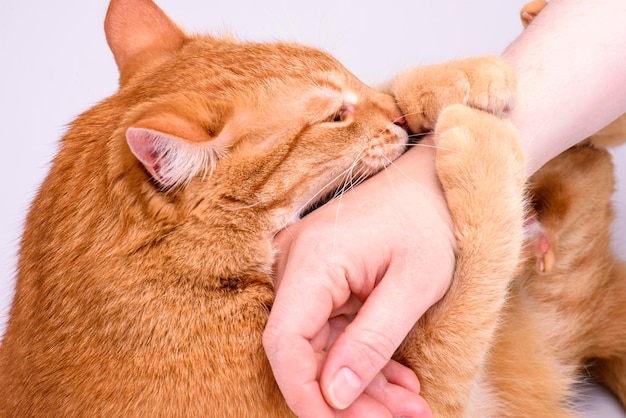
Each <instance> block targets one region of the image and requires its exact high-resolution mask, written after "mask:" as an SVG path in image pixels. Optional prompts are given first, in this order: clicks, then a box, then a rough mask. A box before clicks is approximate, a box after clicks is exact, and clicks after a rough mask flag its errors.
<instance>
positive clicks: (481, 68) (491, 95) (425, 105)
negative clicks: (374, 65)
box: [388, 56, 517, 133]
mask: <svg viewBox="0 0 626 418" xmlns="http://www.w3.org/2000/svg"><path fill="white" fill-rule="evenodd" d="M516 84H517V83H516V80H515V76H514V74H513V70H512V69H511V68H510V67H509V66H508V65H507V64H506V63H505V62H504V61H503V60H502V59H501V58H498V57H495V56H485V57H479V58H469V59H464V60H458V61H451V62H447V63H443V64H437V65H430V66H425V67H417V68H414V69H412V70H409V71H407V72H405V73H403V74H400V75H399V76H398V77H396V78H395V79H394V80H393V81H392V82H391V83H390V84H389V86H388V90H389V91H390V92H391V93H392V94H393V95H394V97H395V98H396V101H397V102H398V106H399V107H400V110H401V111H402V112H403V113H404V115H405V118H406V120H407V123H408V125H409V128H410V129H411V131H412V132H414V133H418V132H425V131H430V130H432V129H433V128H434V126H435V124H436V123H437V119H438V118H439V114H440V113H441V111H442V110H443V109H444V108H446V107H447V106H449V105H452V104H457V103H458V104H464V105H467V106H470V107H473V108H476V109H480V110H484V111H486V112H489V113H493V114H495V115H497V116H502V115H504V114H505V113H506V112H507V111H508V110H509V108H510V106H511V103H512V100H513V98H514V95H515V90H516Z"/></svg>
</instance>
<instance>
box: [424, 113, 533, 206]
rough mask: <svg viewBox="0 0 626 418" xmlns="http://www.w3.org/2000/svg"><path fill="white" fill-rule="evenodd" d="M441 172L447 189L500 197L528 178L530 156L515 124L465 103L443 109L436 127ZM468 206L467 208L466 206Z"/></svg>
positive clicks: (521, 184) (491, 198) (441, 178)
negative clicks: (527, 162)
mask: <svg viewBox="0 0 626 418" xmlns="http://www.w3.org/2000/svg"><path fill="white" fill-rule="evenodd" d="M435 141H436V145H437V173H438V175H439V178H440V180H441V183H442V185H443V187H444V190H446V191H451V190H461V191H462V193H464V194H467V193H468V191H471V194H473V195H474V198H480V196H479V195H478V194H479V192H482V193H483V194H484V198H485V200H493V199H495V200H498V199H501V198H503V196H506V195H510V194H511V192H512V191H514V190H517V191H518V192H519V194H520V195H521V190H522V189H523V188H524V184H525V181H526V158H525V156H524V153H523V151H522V149H521V147H520V145H519V143H518V140H517V134H516V131H515V128H514V127H513V125H512V124H511V123H510V122H509V121H508V120H505V119H501V118H499V117H497V116H494V115H492V114H489V113H487V112H484V111H480V110H477V109H472V108H470V107H468V106H464V105H459V104H457V105H452V106H449V107H447V108H446V109H445V110H444V111H442V113H441V116H440V118H439V121H438V122H437V126H436V129H435ZM463 209H465V208H463Z"/></svg>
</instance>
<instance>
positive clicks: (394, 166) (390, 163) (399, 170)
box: [379, 144, 443, 200]
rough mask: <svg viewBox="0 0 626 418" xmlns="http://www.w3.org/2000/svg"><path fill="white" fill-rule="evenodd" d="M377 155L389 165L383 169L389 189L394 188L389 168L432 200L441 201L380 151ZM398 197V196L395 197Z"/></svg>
mask: <svg viewBox="0 0 626 418" xmlns="http://www.w3.org/2000/svg"><path fill="white" fill-rule="evenodd" d="M415 145H419V144H415ZM379 153H380V154H381V155H382V156H383V158H387V159H388V160H389V164H388V165H386V166H385V167H384V170H385V173H386V175H387V178H388V179H389V183H390V184H391V187H392V188H394V185H393V179H392V178H391V176H390V173H389V168H390V167H393V168H394V169H395V170H397V171H398V173H400V174H402V176H404V177H405V178H406V179H407V180H409V181H410V182H411V183H413V184H414V185H416V186H417V187H419V188H421V189H423V190H424V191H426V192H427V193H428V194H430V195H432V196H433V197H434V198H436V199H439V200H443V199H442V198H441V197H440V196H439V195H437V194H435V193H433V192H432V191H431V190H429V189H428V188H426V187H425V186H424V185H422V184H421V183H419V182H418V181H417V180H415V179H414V178H413V177H411V176H410V175H408V174H407V173H406V172H405V171H404V170H403V169H401V168H400V167H399V166H398V164H396V162H395V161H392V160H390V159H389V157H387V155H385V154H384V153H383V152H382V151H379ZM396 197H398V196H396Z"/></svg>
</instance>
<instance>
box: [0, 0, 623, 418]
mask: <svg viewBox="0 0 626 418" xmlns="http://www.w3.org/2000/svg"><path fill="white" fill-rule="evenodd" d="M106 29H107V40H108V42H109V44H110V46H111V49H112V51H113V53H114V56H115V59H116V62H117V64H118V67H119V69H120V74H121V76H120V82H121V88H120V90H119V92H118V93H116V94H115V95H113V96H112V97H110V98H108V99H106V100H105V101H103V102H102V103H101V104H99V105H97V106H96V107H94V108H93V109H91V110H89V111H87V112H86V113H84V114H83V115H82V116H80V117H79V118H78V119H77V120H76V121H75V122H74V123H73V124H72V127H71V129H70V130H69V132H68V134H67V135H66V136H65V137H64V139H63V141H62V144H61V150H60V152H59V154H58V155H57V157H56V158H55V161H54V164H53V166H52V169H51V171H50V174H49V176H48V177H47V179H46V180H45V182H44V184H43V185H42V188H41V190H40V192H39V194H38V196H37V198H36V199H35V201H34V203H33V206H32V208H31V211H30V214H29V216H28V219H27V225H26V229H25V233H24V237H23V240H22V248H21V251H20V261H19V266H18V269H19V273H18V282H17V289H16V295H15V300H14V303H13V306H12V309H11V316H10V319H9V323H8V328H7V332H6V334H5V336H4V339H3V342H2V346H1V347H0V387H2V388H3V390H2V391H0V416H212V417H223V416H250V417H252V416H260V417H267V416H276V417H280V416H290V415H291V413H290V411H289V410H288V408H287V406H286V404H285V402H284V400H283V399H282V396H281V394H280V392H279V391H278V388H277V386H276V384H275V382H274V379H273V377H272V373H271V370H270V368H269V364H268V362H267V360H266V358H265V354H264V352H263V349H262V345H261V334H262V331H263V327H264V325H265V321H266V319H267V315H268V311H269V308H270V306H271V303H272V299H273V290H272V283H271V268H272V263H273V259H274V253H273V251H274V250H273V247H272V238H273V235H274V234H275V233H276V232H277V231H278V230H279V229H280V228H282V227H284V226H285V225H286V224H288V223H289V222H292V221H294V220H295V219H297V218H298V216H300V214H301V213H303V211H304V210H305V209H306V208H307V207H308V206H309V205H310V204H312V203H314V202H315V201H317V200H319V198H320V196H321V195H322V194H324V193H326V192H328V191H330V190H331V189H332V188H334V187H336V186H338V185H339V184H340V183H341V181H343V180H344V179H345V178H348V177H349V176H354V177H358V176H359V174H360V173H361V172H363V173H366V174H368V173H369V174H371V173H373V172H375V171H377V170H380V169H381V168H383V167H384V165H385V164H388V163H389V161H390V160H392V159H393V158H395V157H397V156H398V155H399V154H400V153H401V152H402V150H403V149H404V145H405V143H406V142H407V135H406V132H405V131H404V130H403V129H402V128H401V127H399V126H397V125H398V123H399V122H400V121H402V119H401V113H400V112H399V110H398V109H397V108H396V105H395V102H394V99H393V98H392V97H391V96H388V95H385V94H382V93H378V92H376V91H374V90H372V89H369V88H367V87H366V86H364V85H362V84H361V83H360V82H358V80H356V79H355V78H354V77H353V76H352V75H350V74H349V73H348V72H347V71H346V70H345V69H344V68H343V67H342V66H341V65H340V64H338V63H337V62H336V61H335V60H334V59H332V58H331V57H329V56H328V55H326V54H324V53H322V52H320V51H317V50H314V49H310V48H305V47H301V46H298V45H291V44H277V45H276V44H249V43H241V42H237V41H234V40H231V39H216V38H211V37H188V36H186V35H184V34H183V33H182V32H181V31H180V30H179V29H178V28H177V27H176V26H175V25H174V24H172V23H171V22H170V21H169V19H167V18H166V17H165V15H163V14H162V12H161V11H160V10H159V9H158V8H156V6H154V4H152V3H151V2H150V1H147V0H118V1H113V2H112V4H111V6H110V8H109V13H108V15H107V22H106ZM476 68H479V69H480V71H476ZM469 69H472V71H467V70H469ZM411 74H412V76H409V77H405V78H399V79H398V80H397V82H396V85H395V87H394V94H395V95H396V96H397V100H398V102H399V103H400V104H401V105H403V106H404V107H405V108H404V109H403V110H404V111H405V112H406V113H407V117H408V119H409V124H412V125H413V127H414V129H417V128H416V127H417V125H422V126H427V125H428V124H431V125H434V121H435V120H436V119H437V118H438V115H439V111H440V110H441V109H442V108H443V107H445V106H446V105H448V104H451V103H454V102H457V101H458V102H461V101H464V102H466V103H467V104H469V105H473V106H475V107H479V108H484V109H487V110H490V111H492V112H495V113H500V112H502V111H503V110H505V109H506V107H507V106H508V104H509V101H510V100H511V97H512V91H513V87H514V82H513V81H512V79H511V78H510V74H508V73H507V71H506V69H504V68H503V67H502V66H501V64H499V63H498V62H497V61H493V60H490V59H482V60H473V61H472V60H470V61H467V62H463V63H456V64H450V65H447V66H444V67H438V68H435V69H430V70H428V69H426V70H423V71H421V72H419V71H418V72H413V73H411ZM459 75H460V76H461V77H462V78H464V81H465V82H466V83H465V84H464V85H465V87H466V88H467V91H465V90H463V91H458V89H457V87H456V84H454V83H450V81H449V79H450V78H451V77H452V78H453V77H458V76H459ZM494 80H496V82H494ZM420 82H421V83H422V84H423V85H425V86H427V89H426V90H428V91H429V92H430V93H433V92H434V93H435V97H438V98H439V99H442V98H443V99H442V100H438V101H436V102H434V103H433V102H431V101H429V100H428V98H427V97H426V96H421V97H420V96H419V94H418V95H416V94H415V92H416V91H415V89H416V88H417V89H422V87H420V86H421V85H420ZM486 86H489V93H486V89H485V87H486ZM446 92H449V93H450V92H451V96H450V97H448V96H446V94H444V93H446ZM438 93H441V94H438ZM455 95H458V96H459V97H460V99H459V98H458V97H456V96H455ZM407 106H408V107H407ZM411 106H412V109H413V110H411ZM419 108H422V109H424V110H427V111H428V112H427V113H428V114H427V117H426V118H425V120H424V119H420V120H419V121H417V120H416V119H415V117H416V115H415V114H413V115H409V113H411V112H415V111H417V110H415V109H419ZM460 127H461V128H460ZM436 131H437V136H438V137H439V138H440V143H439V145H440V147H441V150H440V151H439V152H438V155H437V166H438V171H439V175H440V178H441V180H442V184H443V185H444V188H445V191H446V197H447V199H448V202H449V205H450V209H451V212H452V215H453V219H454V221H455V224H456V225H457V229H458V231H457V232H458V238H459V259H458V260H459V261H458V263H459V264H458V268H457V273H456V276H455V281H454V285H453V287H452V289H451V291H450V292H449V293H448V295H447V296H446V297H445V298H444V300H443V301H442V302H440V303H439V304H437V305H436V306H435V307H434V308H433V309H431V311H430V312H429V314H428V315H427V316H426V317H425V319H424V320H423V321H422V322H421V323H420V324H419V325H418V327H417V328H416V329H415V330H414V333H413V334H412V335H411V336H410V337H409V338H408V339H407V341H406V342H405V344H404V345H403V347H402V349H401V351H400V352H399V356H400V357H401V358H402V359H403V360H404V361H406V362H407V363H408V364H410V365H411V366H412V367H414V368H415V369H416V371H417V372H418V373H419V374H420V378H421V380H422V384H423V389H424V396H426V397H427V400H428V401H429V402H430V403H431V405H432V406H434V409H435V411H436V412H438V413H439V414H440V415H443V416H459V415H461V414H463V412H466V413H468V411H470V412H469V413H471V411H472V410H471V409H469V410H468V409H467V408H468V402H469V401H470V399H482V398H484V396H483V395H484V394H482V393H480V391H478V392H477V388H478V386H477V385H476V382H477V377H478V376H483V377H486V376H488V374H487V373H486V370H494V371H497V370H498V369H497V367H496V366H491V363H490V362H494V361H495V362H498V360H497V359H498V357H497V351H493V352H491V355H490V354H489V353H490V351H489V348H490V347H491V346H492V345H493V341H494V336H499V337H498V338H499V340H498V341H505V340H506V338H504V337H503V335H502V334H503V333H504V334H506V335H509V334H508V333H506V328H503V327H502V324H503V323H505V322H502V318H503V317H502V316H501V315H500V313H501V310H502V309H503V307H504V306H505V299H506V294H507V289H508V288H509V286H510V284H511V283H512V278H513V277H514V274H515V273H516V272H517V271H519V267H518V258H519V255H520V253H521V252H522V250H523V241H524V231H523V219H524V169H525V167H524V163H523V157H522V156H521V153H520V152H519V150H518V149H517V145H516V140H515V134H514V131H513V130H512V129H511V127H510V126H509V125H508V124H507V123H506V122H504V121H502V120H500V119H498V118H497V117H495V116H492V115H488V114H486V113H483V112H480V111H478V110H473V109H469V108H466V107H464V106H460V105H458V106H454V107H451V108H450V109H448V110H446V111H444V113H443V114H442V116H441V118H439V120H438V122H437V125H436ZM607 164H608V163H607ZM607 164H605V166H607ZM608 172H610V169H609V171H608ZM608 172H607V173H608ZM343 173H347V174H346V175H345V176H344V175H343ZM607 176H608V174H607ZM603 196H604V195H603ZM607 198H608V197H607ZM550 199H551V198H550V197H548V200H550ZM606 204H607V202H601V203H597V205H604V206H602V207H605V205H606ZM594 207H598V206H594ZM555 216H557V218H556V219H557V220H558V219H561V218H559V216H560V215H558V214H557V215H555ZM539 219H540V222H541V223H542V224H543V225H544V226H545V228H546V230H547V231H548V232H550V231H555V232H554V233H555V234H556V233H557V232H556V231H560V229H559V225H560V224H557V225H556V226H555V225H551V224H550V223H549V222H548V220H547V219H542V218H541V212H540V213H539ZM601 226H603V227H605V228H606V223H604V224H602V225H601ZM559 236H560V235H559ZM559 240H560V238H559ZM556 242H558V240H557V239H556V238H554V237H552V236H550V243H551V244H552V248H560V247H558V246H557V245H556ZM601 245H602V243H599V244H598V248H601ZM565 248H569V247H565ZM566 260H567V258H563V257H562V256H561V254H560V253H559V252H558V251H557V252H556V264H555V266H554V267H553V269H554V271H558V269H559V268H566V267H568V266H569V265H567V264H559V263H565V262H566ZM532 263H533V264H531V265H532V266H533V268H534V261H533V262H532ZM550 274H552V273H550ZM527 276H528V278H527V279H525V280H524V281H523V283H530V285H528V286H526V285H525V286H526V287H525V288H528V289H531V290H533V289H535V287H533V286H534V285H532V284H533V283H541V282H540V281H538V280H536V279H535V278H534V277H531V273H528V274H527ZM524 277H526V276H524ZM550 277H553V276H550ZM554 277H555V278H556V279H558V277H560V276H556V275H555V276H554ZM590 277H591V276H590ZM556 279H555V280H556ZM541 280H542V281H545V280H543V278H542V279H541ZM516 283H517V282H516ZM520 283H522V281H520ZM533 291H534V290H533ZM520 294H521V293H520ZM533 295H534V296H533V297H534V298H536V299H538V300H540V299H541V297H542V295H543V293H542V291H541V289H537V290H536V292H535V293H533ZM574 296H576V295H574ZM612 297H614V296H613V293H612V294H611V295H609V298H612ZM512 300H514V299H512ZM563 300H564V299H563V298H559V302H561V301H563ZM507 306H508V307H507V308H506V309H513V308H514V307H515V306H516V305H515V304H510V305H507ZM546 306H548V307H550V306H553V305H551V302H550V301H547V302H546ZM583 306H584V305H583ZM607 306H610V305H607ZM616 312H617V311H612V312H611V314H616ZM399 314H401V313H399ZM521 314H524V312H522V313H521ZM511 317H515V315H511ZM498 326H500V330H498ZM596 328H597V327H596ZM594 329H595V328H594ZM510 335H511V336H514V335H515V334H510ZM622 335H623V334H622ZM422 336H425V337H427V338H421V337H422ZM567 338H574V337H571V336H568V337H567ZM468 340H469V341H471V344H468ZM585 341H586V342H588V341H587V340H585ZM594 341H595V340H594ZM615 341H617V340H615ZM497 346H498V345H496V347H497ZM581 346H582V344H581ZM603 346H604V345H603ZM589 352H590V353H592V354H593V355H594V356H599V355H600V353H599V352H598V351H589ZM580 355H582V354H580ZM580 355H579V354H576V356H579V357H580ZM572 356H573V357H575V356H574V355H572ZM504 357H506V353H505V354H504ZM573 357H572V359H571V360H572V362H574V361H577V360H578V359H574V358H573ZM451 366H453V367H451ZM613 370H615V369H613ZM514 376H517V375H515V374H514ZM487 380H490V379H489V378H487ZM494 382H495V381H490V382H488V383H489V384H490V385H492V384H494ZM482 387H485V386H482ZM507 387H508V386H507V384H506V383H504V384H503V385H502V388H503V390H505V391H506V388H507ZM614 389H615V390H618V389H620V388H619V387H616V388H614ZM621 390H622V391H623V387H622V388H621ZM622 399H623V397H622ZM472 406H473V404H471V405H470V407H472ZM479 406H480V405H479ZM483 406H484V405H483ZM489 406H492V405H489ZM476 410H477V409H476ZM517 416H524V415H517Z"/></svg>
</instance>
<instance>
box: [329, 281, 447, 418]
mask: <svg viewBox="0 0 626 418" xmlns="http://www.w3.org/2000/svg"><path fill="white" fill-rule="evenodd" d="M389 273H390V272H388V274H389ZM388 279H389V277H386V278H384V279H383V280H381V282H380V283H379V284H378V286H377V287H376V288H374V290H373V291H372V293H371V294H370V295H369V297H368V298H367V300H366V301H365V303H364V304H363V306H362V307H361V309H360V310H359V312H358V314H357V315H356V317H355V318H354V320H353V321H352V323H350V325H348V327H346V329H345V330H344V332H343V333H342V334H341V335H340V336H339V337H338V338H337V340H335V342H334V343H333V345H332V346H331V347H330V350H329V352H328V356H327V358H326V362H325V363H324V368H323V370H322V375H321V386H322V391H323V394H324V397H325V399H326V401H327V402H328V403H329V404H330V405H332V406H333V407H335V408H337V409H345V408H347V407H348V406H350V405H351V404H352V402H354V400H355V399H356V398H357V397H358V396H359V395H360V394H361V393H362V392H363V391H364V390H365V388H367V386H368V385H369V384H370V382H371V381H372V379H374V377H375V376H376V375H377V374H378V373H379V372H380V371H381V370H382V369H383V368H384V367H385V366H386V365H387V364H388V363H389V361H390V359H391V356H392V355H393V353H394V352H395V351H396V349H397V348H398V346H399V345H400V343H401V342H402V341H403V339H404V338H405V337H406V335H407V334H408V333H409V331H410V330H411V327H412V326H413V325H414V324H415V322H416V321H417V320H418V319H419V318H420V316H422V314H423V313H424V312H425V311H426V309H428V308H429V307H430V304H431V303H432V302H433V300H436V299H434V298H433V296H432V295H427V292H428V290H429V289H428V287H427V286H426V287H425V288H424V289H419V288H418V289H415V285H416V280H415V277H410V278H409V277H406V278H405V277H394V278H393V280H388ZM409 279H411V281H412V282H413V283H412V284H413V287H414V289H413V290H414V291H415V292H411V291H407V290H408V289H410V287H411V286H408V285H407V283H406V280H409ZM417 282H418V283H419V282H424V281H420V280H418V281H417ZM406 371H407V373H403V374H400V378H398V379H397V380H398V381H396V382H394V383H395V384H398V385H400V386H404V387H405V388H407V389H409V390H411V391H414V392H416V393H417V392H419V382H418V381H417V377H416V376H415V374H414V373H413V372H412V371H410V370H409V369H408V368H406Z"/></svg>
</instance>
